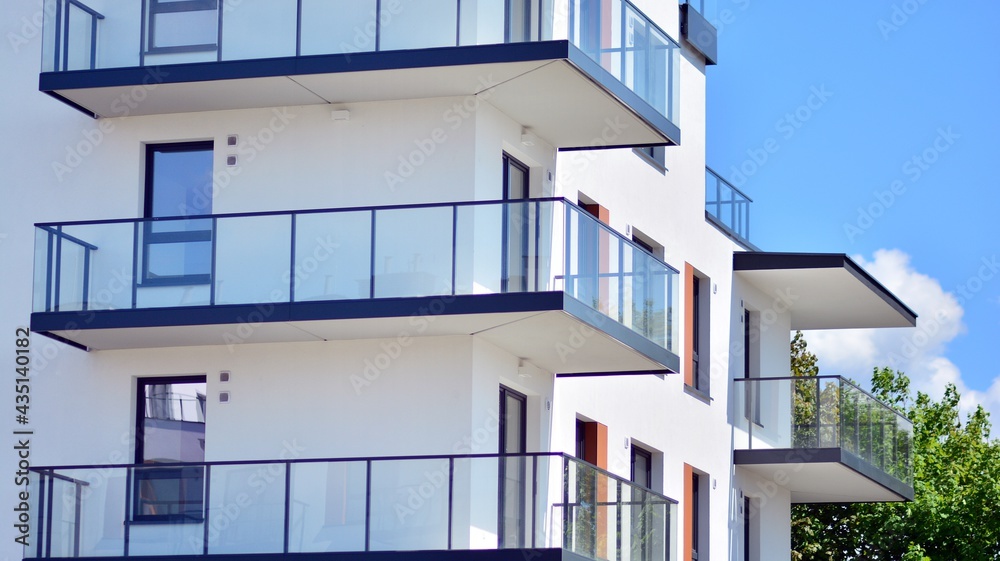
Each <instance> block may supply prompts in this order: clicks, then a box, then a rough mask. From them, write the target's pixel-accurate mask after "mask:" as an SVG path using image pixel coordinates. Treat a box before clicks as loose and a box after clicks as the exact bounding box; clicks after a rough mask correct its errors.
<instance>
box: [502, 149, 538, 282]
mask: <svg viewBox="0 0 1000 561" xmlns="http://www.w3.org/2000/svg"><path fill="white" fill-rule="evenodd" d="M528 193H529V191H528V166H526V165H524V164H522V163H521V162H519V161H517V160H515V159H514V158H512V157H510V156H509V155H507V154H504V155H503V198H504V200H505V201H507V203H506V204H505V205H504V220H503V223H504V224H503V227H504V254H505V257H504V263H503V267H504V270H503V292H526V291H529V290H531V289H532V288H533V286H534V282H532V281H533V274H534V267H532V264H531V259H530V257H531V251H530V247H531V244H530V241H531V239H533V236H532V232H533V228H532V227H531V225H532V223H533V221H532V220H531V217H532V209H531V206H530V204H529V203H527V202H524V201H526V200H527V198H528Z"/></svg>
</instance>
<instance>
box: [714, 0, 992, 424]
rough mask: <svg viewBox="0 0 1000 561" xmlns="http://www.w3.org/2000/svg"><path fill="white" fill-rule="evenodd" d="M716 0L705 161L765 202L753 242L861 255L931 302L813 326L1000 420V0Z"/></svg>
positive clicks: (832, 361) (844, 348)
mask: <svg viewBox="0 0 1000 561" xmlns="http://www.w3.org/2000/svg"><path fill="white" fill-rule="evenodd" d="M716 2H717V6H716V13H715V15H714V16H710V19H712V20H713V21H714V22H715V23H716V27H717V28H718V29H719V41H720V58H719V65H718V66H715V67H710V68H709V69H708V163H709V165H710V166H711V167H713V168H714V169H715V170H716V171H718V172H719V173H720V174H721V175H722V176H723V177H726V178H727V179H729V180H730V181H733V182H735V183H737V184H738V185H739V186H740V187H741V188H742V189H743V190H744V191H745V192H746V193H747V194H748V195H750V197H752V198H753V199H754V205H753V209H752V218H751V240H752V241H753V242H754V243H755V244H757V245H758V246H759V247H760V248H761V249H764V250H768V251H805V252H844V253H848V254H850V255H855V256H859V258H860V259H861V260H862V261H863V262H864V265H865V266H866V268H868V269H869V270H871V271H872V272H873V273H875V274H876V276H879V278H880V279H882V280H883V281H884V282H885V283H886V284H887V285H893V286H890V288H891V289H893V290H894V291H895V292H896V293H897V294H899V295H900V296H901V297H903V298H904V300H906V301H907V303H908V304H911V306H912V307H914V308H915V309H916V311H917V312H918V313H920V314H921V316H922V317H921V320H920V321H921V322H922V323H923V326H921V325H920V324H918V329H921V328H922V329H923V331H922V334H921V335H914V332H915V331H916V330H910V333H909V334H900V333H898V330H891V331H897V332H896V333H890V334H884V333H883V334H878V333H873V332H840V333H838V334H829V333H818V334H815V336H814V337H810V334H807V340H809V341H810V346H811V347H812V346H814V344H813V340H814V339H815V340H816V343H815V346H816V347H817V350H818V351H821V352H820V353H819V354H820V361H821V363H820V364H821V368H822V369H823V371H824V372H825V373H828V374H834V373H836V374H843V375H847V376H851V377H853V378H855V379H860V380H864V381H867V380H868V377H869V376H868V373H869V371H870V367H871V366H875V364H870V365H869V366H867V367H865V366H863V365H864V364H865V363H866V361H872V360H875V361H879V362H880V363H884V362H887V361H888V360H890V358H891V357H895V359H896V362H897V363H896V364H895V365H896V366H898V367H899V368H901V369H903V370H905V371H906V372H907V373H908V374H910V375H911V377H913V378H914V382H915V386H916V387H917V388H918V389H922V390H925V391H930V392H932V393H938V392H936V391H935V390H940V389H941V388H942V387H943V383H944V382H945V381H954V382H956V383H958V384H959V385H960V388H963V389H965V390H966V393H967V394H968V397H969V399H970V401H968V403H969V404H971V403H972V402H973V401H975V402H978V403H984V404H985V405H987V407H988V408H989V409H991V410H992V411H993V421H994V423H996V424H998V425H1000V361H997V360H996V359H995V358H994V357H993V351H994V350H995V349H996V348H997V345H998V343H1000V337H998V335H1000V270H997V267H998V265H1000V262H998V261H997V260H998V259H1000V181H998V180H997V167H998V165H1000V34H998V33H997V32H996V22H998V21H1000V3H997V2H993V1H987V0H978V1H973V2H963V3H950V2H945V1H944V0H905V1H903V0H894V1H890V0H877V1H867V2H862V1H860V0H854V1H846V2H773V1H772V2H764V1H763V0H716ZM768 149H770V150H768ZM765 156H766V161H765ZM894 190H895V192H893V191H894ZM880 250H882V251H880ZM886 250H893V251H886ZM907 338H909V339H907ZM907 341H909V342H910V343H912V345H911V346H907V345H906V343H907ZM879 346H881V348H874V347H879ZM902 351H905V352H902ZM893 353H895V354H893ZM900 359H901V360H900ZM840 369H847V370H850V371H843V370H840ZM994 384H995V385H994ZM991 387H992V392H993V393H992V394H990V390H991Z"/></svg>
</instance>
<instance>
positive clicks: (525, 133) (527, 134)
mask: <svg viewBox="0 0 1000 561" xmlns="http://www.w3.org/2000/svg"><path fill="white" fill-rule="evenodd" d="M536 140H538V137H536V136H535V135H534V134H532V132H531V131H530V130H528V129H524V128H522V129H521V144H523V145H525V146H534V145H535V141H536Z"/></svg>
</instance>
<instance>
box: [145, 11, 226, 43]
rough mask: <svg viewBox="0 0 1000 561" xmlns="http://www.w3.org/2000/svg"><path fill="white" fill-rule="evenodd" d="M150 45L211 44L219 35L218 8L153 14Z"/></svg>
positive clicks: (215, 41) (216, 40)
mask: <svg viewBox="0 0 1000 561" xmlns="http://www.w3.org/2000/svg"><path fill="white" fill-rule="evenodd" d="M151 20H152V27H153V29H152V30H150V31H151V32H150V41H151V44H150V46H151V47H152V48H154V49H161V48H176V47H190V46H196V45H201V46H206V45H208V46H210V48H212V49H214V48H215V44H216V43H217V42H218V37H219V12H218V10H196V11H189V12H168V13H160V14H152V16H151Z"/></svg>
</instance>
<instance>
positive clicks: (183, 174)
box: [147, 147, 213, 231]
mask: <svg viewBox="0 0 1000 561" xmlns="http://www.w3.org/2000/svg"><path fill="white" fill-rule="evenodd" d="M152 157H153V161H152V163H151V165H152V166H153V174H152V182H153V184H152V185H151V186H149V187H148V188H149V189H150V190H151V191H152V201H149V202H148V204H149V205H150V207H149V210H150V213H149V216H150V217H162V216H205V215H209V214H212V158H213V155H212V149H211V148H192V149H177V148H173V149H171V148H168V147H164V148H163V149H153V150H152ZM147 165H150V162H147ZM202 229H203V228H202ZM154 231H156V230H155V229H154Z"/></svg>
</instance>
